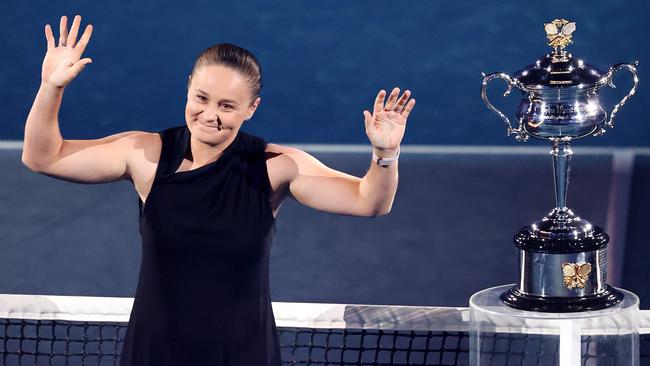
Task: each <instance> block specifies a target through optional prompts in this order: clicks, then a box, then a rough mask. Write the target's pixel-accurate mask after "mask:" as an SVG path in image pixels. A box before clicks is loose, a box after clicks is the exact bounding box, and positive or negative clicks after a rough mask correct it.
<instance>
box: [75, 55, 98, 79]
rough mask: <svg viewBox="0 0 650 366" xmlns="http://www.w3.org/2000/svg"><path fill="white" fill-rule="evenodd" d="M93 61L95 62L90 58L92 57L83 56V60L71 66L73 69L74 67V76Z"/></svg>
mask: <svg viewBox="0 0 650 366" xmlns="http://www.w3.org/2000/svg"><path fill="white" fill-rule="evenodd" d="M92 62H93V60H92V59H90V58H82V59H81V60H79V61H77V62H75V63H74V64H73V65H72V67H71V69H72V73H73V74H74V76H75V77H76V76H77V75H79V73H80V72H81V70H83V69H84V67H86V65H88V64H89V63H92Z"/></svg>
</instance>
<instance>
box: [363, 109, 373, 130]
mask: <svg viewBox="0 0 650 366" xmlns="http://www.w3.org/2000/svg"><path fill="white" fill-rule="evenodd" d="M363 122H364V123H365V125H366V131H369V130H370V129H371V127H372V125H373V123H372V114H370V112H368V111H363Z"/></svg>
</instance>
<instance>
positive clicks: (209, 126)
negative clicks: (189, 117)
mask: <svg viewBox="0 0 650 366" xmlns="http://www.w3.org/2000/svg"><path fill="white" fill-rule="evenodd" d="M198 122H199V123H200V124H201V125H203V126H205V127H208V128H214V129H217V130H219V131H221V125H219V124H212V123H206V122H202V121H200V120H199V121H198Z"/></svg>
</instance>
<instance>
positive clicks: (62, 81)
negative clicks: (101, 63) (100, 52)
mask: <svg viewBox="0 0 650 366" xmlns="http://www.w3.org/2000/svg"><path fill="white" fill-rule="evenodd" d="M80 24H81V16H79V15H77V16H75V17H74V20H73V22H72V27H70V34H68V18H67V17H66V16H62V17H61V22H60V28H59V29H60V30H59V32H60V34H59V42H58V45H56V43H55V41H54V34H52V27H50V25H49V24H47V25H46V26H45V38H46V39H47V54H46V55H45V59H44V60H43V70H42V73H41V81H42V83H43V84H47V85H51V86H55V87H57V88H63V87H65V86H66V85H68V84H69V83H70V82H71V81H72V79H74V78H75V77H77V75H79V73H80V72H81V70H83V68H84V67H85V66H86V65H87V64H89V63H91V62H92V60H91V59H90V58H81V55H82V54H83V52H84V50H85V49H86V46H87V45H88V41H90V35H91V34H92V33H93V26H92V25H90V24H89V25H87V26H86V29H85V30H84V33H83V34H82V35H81V38H79V42H77V35H78V33H79V27H80Z"/></svg>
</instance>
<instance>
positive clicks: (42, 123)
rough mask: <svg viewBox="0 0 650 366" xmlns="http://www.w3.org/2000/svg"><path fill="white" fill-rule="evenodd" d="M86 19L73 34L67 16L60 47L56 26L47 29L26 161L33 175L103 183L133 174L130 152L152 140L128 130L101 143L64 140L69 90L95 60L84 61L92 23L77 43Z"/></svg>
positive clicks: (29, 122) (28, 126)
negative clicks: (65, 100)
mask: <svg viewBox="0 0 650 366" xmlns="http://www.w3.org/2000/svg"><path fill="white" fill-rule="evenodd" d="M80 24H81V17H80V16H76V17H75V19H74V21H73V23H72V27H71V28H70V34H68V30H67V18H66V17H65V16H63V17H61V22H60V36H59V40H58V45H56V44H55V40H54V35H53V34H52V29H51V27H50V25H49V24H48V25H46V26H45V37H46V39H47V54H46V55H45V58H44V60H43V68H42V74H41V85H40V88H39V90H38V93H37V94H36V98H35V100H34V104H33V105H32V108H31V110H30V112H29V115H28V116H27V121H26V123H25V139H24V144H23V155H22V161H23V163H24V164H25V165H26V166H27V167H28V168H30V169H32V170H33V171H36V172H39V173H43V174H47V175H51V176H54V177H57V178H60V179H65V180H71V181H76V182H83V183H100V182H108V181H114V180H118V179H123V178H125V177H127V176H128V151H129V149H132V148H133V147H134V146H136V145H138V143H139V142H140V141H141V140H143V139H146V138H149V137H148V136H147V135H148V134H146V133H143V132H135V131H131V132H124V133H120V134H115V135H112V136H108V137H105V138H102V139H97V140H64V139H63V137H62V136H61V132H60V130H59V121H58V114H59V108H60V106H61V100H62V98H63V92H64V89H65V87H66V86H67V85H68V84H69V83H70V82H71V81H72V80H73V79H74V78H75V77H76V76H77V75H78V74H79V73H80V72H81V70H83V68H84V67H85V66H86V65H87V64H89V63H90V62H92V60H91V59H90V58H83V59H82V58H81V55H82V54H83V52H84V50H85V48H86V46H87V45H88V42H89V41H90V36H91V34H92V29H93V28H92V25H88V26H86V29H85V31H84V33H83V35H82V36H81V38H79V41H78V42H77V35H78V32H79V28H80Z"/></svg>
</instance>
